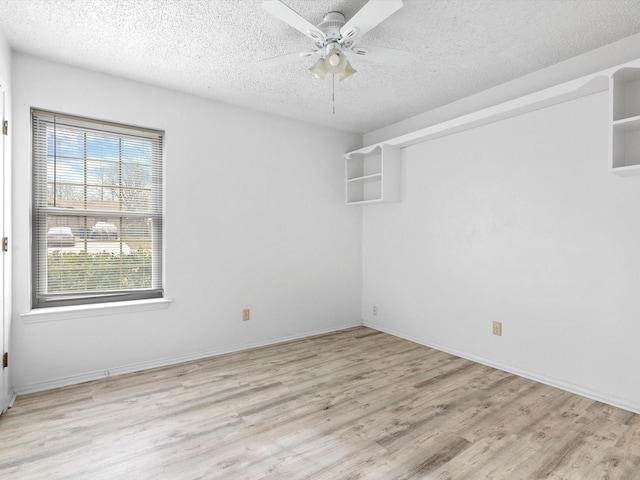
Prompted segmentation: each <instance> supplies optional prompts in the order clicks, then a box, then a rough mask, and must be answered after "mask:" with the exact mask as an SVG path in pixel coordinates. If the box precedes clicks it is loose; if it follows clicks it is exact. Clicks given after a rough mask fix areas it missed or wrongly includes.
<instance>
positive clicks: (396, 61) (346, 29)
mask: <svg viewBox="0 0 640 480" xmlns="http://www.w3.org/2000/svg"><path fill="white" fill-rule="evenodd" d="M402 5H403V2H402V0H369V2H367V3H366V4H365V5H364V6H363V7H362V8H361V9H360V10H359V11H358V12H356V14H355V15H354V16H353V17H351V18H350V19H349V21H347V20H346V18H345V16H344V15H343V14H342V13H340V12H329V13H327V14H325V15H324V18H323V19H322V22H320V23H319V24H318V25H313V24H312V23H311V22H309V21H308V20H306V19H305V18H304V17H302V16H301V15H299V14H298V13H296V12H295V11H294V10H292V9H291V8H289V7H288V6H287V5H285V4H284V3H282V2H281V1H280V0H264V1H263V2H262V8H264V9H265V10H266V11H267V12H269V13H270V14H271V15H273V16H274V17H277V18H279V19H280V20H282V21H283V22H285V23H288V24H289V25H291V26H292V27H293V28H295V29H296V30H299V31H300V32H302V33H303V34H304V35H306V36H307V37H309V38H310V39H311V40H313V41H314V43H315V48H314V49H313V50H303V51H301V52H294V53H289V54H286V55H280V56H278V57H273V58H268V59H265V60H261V61H260V62H259V63H261V64H263V65H275V64H282V63H285V62H290V61H294V60H296V59H299V58H302V57H312V56H315V55H318V54H320V58H319V59H318V60H317V61H316V62H315V64H314V65H313V66H312V67H311V68H310V69H309V71H310V72H311V73H313V74H314V75H315V76H316V77H318V78H321V79H324V78H325V77H326V75H327V74H328V73H331V74H332V75H333V76H334V78H337V79H338V80H345V79H346V78H348V77H350V76H351V75H353V74H354V73H356V71H355V70H354V69H353V67H352V66H351V64H350V63H349V60H348V59H347V54H349V55H351V54H353V55H354V56H357V57H362V58H363V59H366V60H371V61H374V62H380V63H388V64H392V65H397V66H400V65H404V64H406V63H408V62H410V61H411V59H412V54H411V53H410V52H407V51H404V50H396V49H392V48H385V47H376V46H372V45H363V44H359V43H356V42H357V40H359V38H360V37H362V36H363V35H364V34H366V33H367V32H368V31H369V30H371V29H372V28H374V27H375V26H377V25H378V24H380V23H381V22H382V21H384V20H385V19H387V18H388V17H389V16H391V15H392V14H393V13H395V12H396V11H398V10H399V9H400V8H401V7H402Z"/></svg>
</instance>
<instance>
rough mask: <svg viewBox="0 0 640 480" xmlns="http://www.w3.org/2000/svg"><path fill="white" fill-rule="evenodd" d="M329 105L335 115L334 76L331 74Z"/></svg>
mask: <svg viewBox="0 0 640 480" xmlns="http://www.w3.org/2000/svg"><path fill="white" fill-rule="evenodd" d="M331 105H332V106H333V114H334V115H335V114H336V76H335V75H333V74H331Z"/></svg>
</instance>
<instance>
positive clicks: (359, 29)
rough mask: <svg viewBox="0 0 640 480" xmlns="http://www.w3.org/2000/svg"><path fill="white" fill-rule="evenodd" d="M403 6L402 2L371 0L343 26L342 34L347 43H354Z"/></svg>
mask: <svg viewBox="0 0 640 480" xmlns="http://www.w3.org/2000/svg"><path fill="white" fill-rule="evenodd" d="M402 5H403V3H402V0H369V2H368V3H366V4H365V5H364V7H362V8H361V9H360V10H358V11H357V12H356V14H355V15H354V16H353V17H351V19H349V21H348V22H347V23H345V24H344V25H343V26H342V28H341V29H340V33H341V34H342V36H343V37H344V39H345V40H346V41H352V40H353V39H355V38H356V37H359V36H360V35H364V34H365V33H367V32H368V31H369V30H371V29H372V28H373V27H375V26H376V25H378V24H379V23H381V22H382V21H383V20H385V19H386V18H388V17H390V16H391V15H393V14H394V13H395V12H397V11H398V10H399V9H400V8H402Z"/></svg>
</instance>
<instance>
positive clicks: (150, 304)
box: [20, 298, 172, 323]
mask: <svg viewBox="0 0 640 480" xmlns="http://www.w3.org/2000/svg"><path fill="white" fill-rule="evenodd" d="M171 302H172V300H171V299H170V298H154V299H151V300H131V301H128V302H113V303H95V304H91V305H73V306H69V307H53V308H36V309H33V310H31V311H29V312H27V313H22V314H20V316H21V317H22V321H23V322H24V323H39V322H54V321H58V320H69V319H72V318H85V317H96V316H100V315H117V314H121V313H137V312H146V311H151V310H163V309H165V308H168V307H169V304H170V303H171Z"/></svg>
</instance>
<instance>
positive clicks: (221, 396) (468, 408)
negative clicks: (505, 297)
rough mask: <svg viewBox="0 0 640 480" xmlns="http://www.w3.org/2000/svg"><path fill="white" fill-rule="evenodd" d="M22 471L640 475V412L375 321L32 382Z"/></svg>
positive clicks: (23, 409)
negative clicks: (60, 380)
mask: <svg viewBox="0 0 640 480" xmlns="http://www.w3.org/2000/svg"><path fill="white" fill-rule="evenodd" d="M0 478H1V479H3V480H9V479H47V480H49V479H59V478H69V479H102V478H105V479H106V478H108V479H134V480H138V479H152V478H153V479H250V480H255V479H260V478H274V479H355V478H372V479H409V478H421V479H439V480H444V479H465V480H466V479H508V480H517V479H527V480H529V479H543V478H549V479H554V480H558V479H579V480H584V479H630V480H633V479H640V415H635V414H633V413H630V412H627V411H624V410H620V409H617V408H613V407H610V406H607V405H604V404H602V403H599V402H595V401H593V400H588V399H586V398H583V397H580V396H577V395H573V394H570V393H566V392H563V391H561V390H558V389H554V388H551V387H548V386H545V385H542V384H539V383H536V382H533V381H530V380H526V379H524V378H520V377H517V376H514V375H511V374H508V373H505V372H501V371H499V370H494V369H492V368H489V367H485V366H482V365H479V364H476V363H473V362H470V361H467V360H463V359H460V358H457V357H454V356H451V355H448V354H445V353H442V352H438V351H436V350H433V349H430V348H427V347H424V346H420V345H417V344H414V343H411V342H409V341H406V340H402V339H399V338H395V337H393V336H390V335H387V334H383V333H378V332H376V331H374V330H370V329H366V328H355V329H351V330H346V331H342V332H337V333H334V334H329V335H321V336H318V337H313V338H308V339H304V340H298V341H293V342H288V343H284V344H280V345H275V346H270V347H265V348H259V349H255V350H249V351H244V352H240V353H234V354H228V355H223V356H219V357H214V358H210V359H207V360H202V361H195V362H190V363H185V364H181V365H176V366H172V367H168V368H162V369H156V370H151V371H146V372H142V373H136V374H130V375H122V376H118V377H111V378H106V379H104V380H99V381H95V382H89V383H84V384H81V385H76V386H72V387H65V388H60V389H56V390H51V391H48V392H43V393H37V394H31V395H24V396H21V397H19V398H18V399H17V401H16V403H15V405H14V407H13V408H12V409H10V410H9V411H8V412H7V413H6V414H5V415H3V416H2V417H0Z"/></svg>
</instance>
